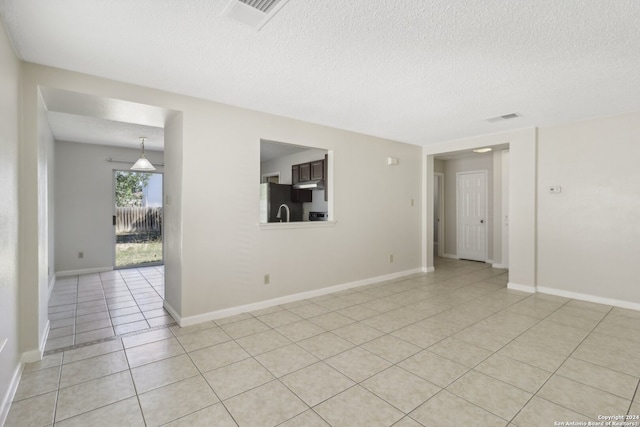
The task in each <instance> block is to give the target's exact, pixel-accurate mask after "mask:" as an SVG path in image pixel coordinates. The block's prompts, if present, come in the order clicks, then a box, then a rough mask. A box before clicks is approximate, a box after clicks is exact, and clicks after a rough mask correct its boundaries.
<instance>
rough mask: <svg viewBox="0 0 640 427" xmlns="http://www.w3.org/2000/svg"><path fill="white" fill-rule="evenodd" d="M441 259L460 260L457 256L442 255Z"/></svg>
mask: <svg viewBox="0 0 640 427" xmlns="http://www.w3.org/2000/svg"><path fill="white" fill-rule="evenodd" d="M442 258H450V259H460V258H458V255H451V254H442Z"/></svg>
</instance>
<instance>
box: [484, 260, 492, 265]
mask: <svg viewBox="0 0 640 427" xmlns="http://www.w3.org/2000/svg"><path fill="white" fill-rule="evenodd" d="M484 263H485V264H493V260H492V259H488V260H486V261H485V262H484Z"/></svg>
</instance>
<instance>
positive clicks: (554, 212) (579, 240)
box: [514, 113, 640, 308]
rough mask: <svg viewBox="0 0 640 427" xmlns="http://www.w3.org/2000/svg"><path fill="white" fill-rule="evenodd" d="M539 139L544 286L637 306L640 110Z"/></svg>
mask: <svg viewBox="0 0 640 427" xmlns="http://www.w3.org/2000/svg"><path fill="white" fill-rule="evenodd" d="M538 138H539V143H538V144H539V152H538V161H539V166H538V252H537V254H538V268H537V272H538V286H539V287H540V288H543V290H545V291H548V292H549V291H550V292H557V291H561V292H571V293H577V294H583V295H587V296H595V297H600V298H608V299H613V300H618V301H627V302H633V303H635V304H636V306H635V308H638V307H639V306H638V304H639V303H640V287H639V286H638V285H639V281H638V278H639V277H640V276H639V274H638V267H637V265H638V256H639V255H640V223H639V222H638V214H639V213H640V187H639V186H638V183H640V167H639V166H638V162H639V160H640V113H633V114H625V115H619V116H614V117H605V118H599V119H595V120H588V121H583V122H577V123H571V124H567V125H563V126H554V127H549V128H541V129H539V133H538ZM514 167H515V165H514ZM552 185H560V186H561V187H562V192H561V193H560V194H551V193H549V191H548V187H549V186H552Z"/></svg>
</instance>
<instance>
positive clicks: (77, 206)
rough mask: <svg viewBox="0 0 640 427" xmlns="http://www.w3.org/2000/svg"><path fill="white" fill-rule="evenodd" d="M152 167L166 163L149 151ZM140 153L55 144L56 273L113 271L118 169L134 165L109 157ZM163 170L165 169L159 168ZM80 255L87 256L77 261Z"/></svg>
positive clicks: (127, 157) (130, 156)
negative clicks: (81, 253)
mask: <svg viewBox="0 0 640 427" xmlns="http://www.w3.org/2000/svg"><path fill="white" fill-rule="evenodd" d="M145 154H146V156H147V158H148V159H149V161H151V163H153V164H154V165H157V164H158V163H162V162H163V154H162V153H161V152H157V151H149V150H147V151H146V152H145ZM138 157H140V150H137V149H132V148H122V147H109V146H104V145H95V144H79V143H74V142H66V141H56V143H55V194H56V199H55V212H56V219H55V251H56V264H55V271H56V273H63V274H65V272H70V271H71V272H76V271H78V270H81V271H82V270H92V269H103V270H105V269H106V270H108V269H110V268H112V267H113V261H114V251H115V249H114V246H113V245H114V229H113V225H112V224H113V222H112V215H113V214H114V193H113V192H114V188H113V185H114V178H113V175H114V170H128V169H129V167H131V164H128V163H111V162H107V161H106V159H107V158H113V159H116V160H131V163H133V162H134V161H135V160H136V159H137V158H138ZM156 169H157V171H158V172H162V171H163V169H162V167H161V166H157V167H156ZM78 252H83V253H84V258H82V259H80V258H78Z"/></svg>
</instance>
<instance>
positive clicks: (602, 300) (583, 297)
mask: <svg viewBox="0 0 640 427" xmlns="http://www.w3.org/2000/svg"><path fill="white" fill-rule="evenodd" d="M538 292H540V293H543V294H549V295H556V296H559V297H565V298H571V299H577V300H580V301H588V302H595V303H597V304H605V305H612V306H614V307H621V308H628V309H629V310H638V311H640V303H637V302H631V301H624V300H619V299H614V298H606V297H600V296H597V295H590V294H583V293H580V292H572V291H565V290H564V289H555V288H547V287H541V286H538Z"/></svg>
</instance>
